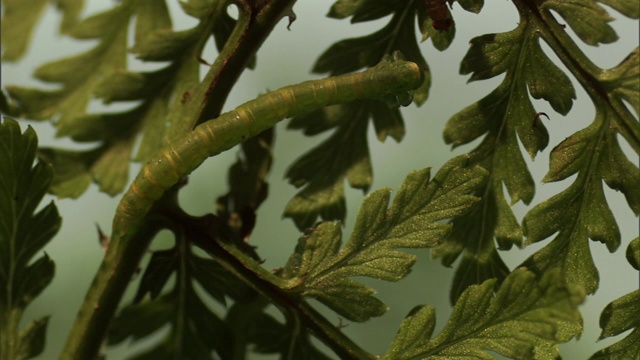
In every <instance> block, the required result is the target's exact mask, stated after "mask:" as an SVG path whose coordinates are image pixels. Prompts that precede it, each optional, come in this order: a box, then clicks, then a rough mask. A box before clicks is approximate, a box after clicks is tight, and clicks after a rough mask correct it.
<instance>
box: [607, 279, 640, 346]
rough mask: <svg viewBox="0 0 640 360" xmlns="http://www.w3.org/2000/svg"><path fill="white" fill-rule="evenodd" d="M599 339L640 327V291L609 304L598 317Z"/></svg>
mask: <svg viewBox="0 0 640 360" xmlns="http://www.w3.org/2000/svg"><path fill="white" fill-rule="evenodd" d="M600 327H601V328H602V333H601V334H600V339H603V338H606V337H610V336H616V335H618V334H620V333H622V332H625V331H627V330H629V329H637V328H638V327H640V290H636V291H633V292H631V293H629V294H626V295H624V296H622V297H620V298H619V299H616V300H615V301H613V302H611V303H610V304H608V305H607V307H605V308H604V310H603V311H602V314H601V315H600Z"/></svg>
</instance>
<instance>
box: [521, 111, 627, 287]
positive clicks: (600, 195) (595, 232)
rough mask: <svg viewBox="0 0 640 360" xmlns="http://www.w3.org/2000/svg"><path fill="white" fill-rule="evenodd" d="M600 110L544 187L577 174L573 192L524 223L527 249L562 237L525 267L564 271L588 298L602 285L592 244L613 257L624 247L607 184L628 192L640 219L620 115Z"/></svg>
mask: <svg viewBox="0 0 640 360" xmlns="http://www.w3.org/2000/svg"><path fill="white" fill-rule="evenodd" d="M598 104H600V105H598ZM596 109H597V110H596V111H597V112H596V119H595V120H594V122H593V123H592V124H591V125H590V126H589V127H587V128H585V129H583V130H580V131H578V132H577V133H575V134H573V135H571V136H569V137H568V138H566V139H565V140H564V141H563V142H561V143H560V144H559V145H558V146H556V147H555V148H554V149H553V151H552V152H551V162H550V169H549V172H548V173H547V175H546V176H545V178H544V181H559V180H562V179H565V178H567V177H568V176H571V175H573V174H575V173H578V176H577V178H576V179H575V181H574V182H573V184H571V185H570V186H569V188H567V189H566V190H564V191H563V192H561V193H559V194H557V195H555V196H553V197H552V198H551V199H549V200H547V201H545V202H543V203H541V204H539V205H537V206H536V207H534V208H533V209H531V210H530V211H529V213H528V214H527V215H526V216H525V218H524V221H523V226H524V230H525V235H526V236H527V244H532V243H535V242H538V241H541V240H543V239H545V238H547V237H549V236H551V235H553V234H557V235H556V237H555V238H554V239H553V240H552V242H551V243H549V244H548V245H547V246H545V247H544V248H542V249H541V250H539V251H538V252H536V253H535V254H533V255H532V256H531V257H530V258H529V259H527V260H526V261H525V262H524V265H525V266H527V267H529V268H530V269H532V270H533V271H535V272H538V273H541V272H546V271H548V270H549V269H551V268H555V267H558V268H560V269H561V271H562V274H563V276H565V277H566V278H567V279H568V281H570V282H575V283H578V284H581V285H582V286H583V287H584V288H585V290H586V291H587V292H588V293H593V292H595V291H596V289H597V288H598V282H599V277H598V272H597V269H596V268H595V265H594V264H593V259H592V257H591V253H590V249H589V244H588V239H592V240H594V241H600V242H602V243H605V244H606V245H607V248H608V250H609V251H610V252H613V251H615V250H616V249H617V248H618V246H619V245H620V230H619V228H618V225H617V224H616V221H615V218H614V216H613V214H612V212H611V210H610V209H609V206H608V204H607V201H606V199H605V197H604V190H603V186H602V185H603V184H602V180H605V181H606V183H607V184H609V186H610V187H612V188H614V189H616V190H619V191H622V192H623V194H624V195H625V197H626V198H627V201H628V203H629V206H630V207H631V209H632V210H633V211H634V213H636V214H638V213H640V189H639V188H638V187H637V186H636V185H637V184H638V183H639V182H640V169H638V167H637V166H636V165H634V164H633V163H631V162H630V161H629V160H628V159H627V158H626V156H624V154H623V153H622V150H621V149H620V145H619V144H618V142H617V129H616V128H615V127H612V126H611V124H614V123H615V120H617V119H618V113H616V112H613V111H610V110H609V109H608V108H607V106H606V105H605V104H602V103H600V101H596Z"/></svg>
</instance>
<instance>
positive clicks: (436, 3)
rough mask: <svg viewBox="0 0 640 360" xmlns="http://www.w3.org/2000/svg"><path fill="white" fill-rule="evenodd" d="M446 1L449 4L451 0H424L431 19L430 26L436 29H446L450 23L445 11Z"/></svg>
mask: <svg viewBox="0 0 640 360" xmlns="http://www.w3.org/2000/svg"><path fill="white" fill-rule="evenodd" d="M447 2H449V4H451V3H453V0H424V5H425V8H426V11H427V14H429V17H430V18H431V20H433V22H432V23H431V26H433V28H434V29H436V30H438V31H447V30H449V28H450V27H451V24H452V21H451V19H450V18H449V14H448V12H447Z"/></svg>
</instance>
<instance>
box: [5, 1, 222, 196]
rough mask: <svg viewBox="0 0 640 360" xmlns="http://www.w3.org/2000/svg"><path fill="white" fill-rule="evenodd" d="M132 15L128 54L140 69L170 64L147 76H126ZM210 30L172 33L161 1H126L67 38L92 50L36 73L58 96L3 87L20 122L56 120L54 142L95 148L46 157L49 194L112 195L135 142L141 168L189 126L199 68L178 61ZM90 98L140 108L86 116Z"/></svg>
mask: <svg viewBox="0 0 640 360" xmlns="http://www.w3.org/2000/svg"><path fill="white" fill-rule="evenodd" d="M211 6H212V4H209V7H211ZM134 15H135V19H136V23H135V34H134V35H135V36H134V38H135V41H136V43H135V44H134V46H133V48H132V50H131V51H133V52H134V53H136V54H137V55H138V57H139V58H141V59H143V60H145V61H171V64H169V65H168V66H167V67H165V68H163V69H160V70H156V71H152V72H132V71H127V70H126V69H125V68H126V51H127V37H128V34H127V30H128V28H129V26H128V24H129V20H130V19H131V18H132V17H133V16H134ZM211 27H212V24H211V21H210V19H208V18H207V19H206V21H202V22H200V23H199V24H198V25H197V26H196V27H194V28H193V29H189V30H185V31H180V32H173V31H172V30H171V19H170V17H169V13H168V9H167V7H166V4H165V2H164V1H155V0H142V1H136V2H130V1H127V2H124V3H122V4H120V5H118V6H116V7H114V8H113V9H111V10H108V11H105V12H103V13H100V14H97V15H94V16H92V17H89V18H88V19H85V20H83V21H82V22H80V23H79V24H77V26H74V28H73V29H72V31H70V34H71V35H72V36H73V37H75V38H78V39H99V43H98V45H97V46H96V47H95V48H93V49H92V50H90V51H88V52H86V53H84V54H80V55H77V56H73V57H70V58H67V59H62V60H59V61H56V62H53V63H49V64H46V65H44V66H41V67H40V68H39V69H38V70H37V71H36V76H37V77H38V78H40V79H41V80H44V81H48V82H55V83H61V84H62V85H63V87H62V88H61V89H60V90H54V91H43V90H37V89H28V88H21V87H15V86H14V87H8V89H9V93H10V95H11V96H12V97H13V99H15V101H16V103H17V104H18V105H19V106H20V108H19V110H20V111H21V112H22V113H23V114H24V115H25V116H27V117H30V118H34V119H53V118H57V121H56V125H57V128H58V133H57V135H58V136H70V137H71V138H72V139H73V140H75V141H78V142H100V144H99V146H97V147H96V148H94V149H91V150H87V151H66V150H61V149H49V150H47V152H46V153H45V156H47V157H49V158H51V159H52V163H53V164H54V168H55V179H54V186H53V187H52V189H51V191H52V192H53V193H54V194H56V195H58V196H60V197H78V196H80V195H81V194H82V193H83V192H84V191H85V190H86V189H87V187H88V185H89V184H90V183H91V182H95V183H97V184H98V185H99V188H100V190H101V191H104V192H106V193H108V194H110V195H116V194H118V193H120V192H121V191H122V190H123V188H124V186H125V185H126V183H127V182H128V168H129V165H128V163H129V160H130V158H132V156H131V155H132V151H133V147H134V145H135V144H136V137H137V136H138V134H142V135H143V136H142V140H141V141H140V143H139V146H138V147H137V153H135V154H134V156H133V158H134V160H138V161H146V160H147V159H148V158H149V157H150V156H151V155H152V154H155V153H156V152H157V151H158V149H160V147H161V146H163V144H164V142H165V141H167V140H171V139H172V138H173V137H174V136H175V137H177V136H179V135H180V134H182V133H184V132H185V131H187V130H189V129H190V128H191V126H193V123H194V122H195V119H192V120H191V121H185V120H184V119H183V114H184V113H185V111H186V110H188V109H190V108H192V107H193V106H190V104H189V102H190V100H191V96H192V94H193V92H194V91H196V89H195V88H196V86H197V84H198V77H199V75H198V74H199V67H200V63H199V61H198V59H197V58H196V57H194V56H191V55H189V56H185V54H193V53H199V52H200V50H201V49H202V47H203V46H204V44H205V42H206V41H207V39H208V37H209V36H210V30H211ZM78 69H80V70H78ZM92 96H96V97H99V98H102V99H103V100H104V102H105V103H111V102H113V101H139V102H140V105H138V106H136V107H135V108H133V109H131V110H129V111H126V112H120V113H105V114H87V113H86V107H87V105H88V103H89V100H90V98H91V97H92Z"/></svg>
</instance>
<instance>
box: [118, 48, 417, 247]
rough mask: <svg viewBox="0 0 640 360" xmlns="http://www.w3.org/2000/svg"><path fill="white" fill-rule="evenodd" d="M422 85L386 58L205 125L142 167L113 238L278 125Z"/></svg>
mask: <svg viewBox="0 0 640 360" xmlns="http://www.w3.org/2000/svg"><path fill="white" fill-rule="evenodd" d="M422 82H423V75H422V70H421V69H420V67H419V66H418V65H417V64H415V63H413V62H409V61H404V60H401V59H398V58H397V56H394V58H392V57H390V56H387V57H385V58H384V59H383V60H382V61H381V62H380V63H379V64H378V65H376V66H374V67H372V68H370V69H368V70H366V71H363V72H361V73H356V74H348V75H341V76H335V77H329V78H326V79H322V80H311V81H306V82H303V83H300V84H297V85H291V86H286V87H283V88H281V89H279V90H276V91H272V92H269V93H267V94H265V95H262V96H259V97H258V98H256V99H254V100H251V101H249V102H247V103H245V104H243V105H241V106H239V107H237V108H236V109H235V110H232V111H229V112H227V113H224V114H222V115H220V117H218V118H216V119H213V120H209V121H206V122H204V123H202V124H201V125H199V126H197V127H196V128H195V129H193V130H192V131H191V132H190V133H188V134H187V135H186V136H184V137H183V138H181V139H179V140H178V141H176V142H174V143H171V144H169V145H168V146H166V147H164V148H163V149H162V150H161V151H160V152H159V153H157V154H156V155H155V156H153V158H151V159H150V160H149V162H147V164H146V165H144V167H143V168H142V170H141V171H140V173H139V174H138V176H137V177H136V179H135V180H134V181H133V183H132V184H131V186H130V187H129V189H128V190H127V192H126V193H125V194H124V196H123V197H122V199H121V200H120V203H119V204H118V209H117V211H116V214H115V217H114V219H113V228H112V229H113V234H117V235H119V236H120V237H122V236H123V235H124V234H125V233H127V231H128V230H129V229H130V228H131V227H132V226H134V225H135V224H137V223H138V222H139V221H140V220H141V219H142V218H143V217H144V216H145V215H146V214H147V212H148V211H149V209H150V208H151V206H152V205H153V203H154V202H155V201H156V200H158V199H159V198H160V197H161V196H162V194H163V193H164V192H165V191H166V190H167V189H169V188H170V187H171V186H172V185H174V184H176V183H177V182H178V180H179V179H180V178H181V177H183V176H185V175H188V174H189V173H191V172H192V171H193V170H195V169H196V168H197V167H198V166H200V164H202V162H203V161H204V160H205V159H207V158H208V157H210V156H213V155H216V154H218V153H220V152H222V151H225V150H228V149H230V148H232V147H233V146H235V145H237V144H239V143H241V142H242V141H244V140H246V139H247V138H250V137H252V136H254V135H257V134H259V133H260V132H262V131H263V130H265V129H268V128H270V127H272V126H274V125H275V124H276V123H278V122H279V121H281V120H282V119H286V118H288V117H292V116H295V115H299V114H303V113H306V112H309V111H312V110H314V109H316V108H319V107H322V106H327V105H334V104H341V103H348V102H351V101H354V100H362V99H377V98H382V97H385V96H394V95H396V94H401V93H403V92H407V91H410V90H413V89H416V88H417V87H418V86H420V85H421V84H422Z"/></svg>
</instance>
